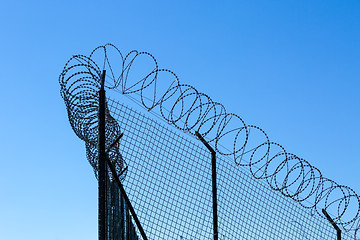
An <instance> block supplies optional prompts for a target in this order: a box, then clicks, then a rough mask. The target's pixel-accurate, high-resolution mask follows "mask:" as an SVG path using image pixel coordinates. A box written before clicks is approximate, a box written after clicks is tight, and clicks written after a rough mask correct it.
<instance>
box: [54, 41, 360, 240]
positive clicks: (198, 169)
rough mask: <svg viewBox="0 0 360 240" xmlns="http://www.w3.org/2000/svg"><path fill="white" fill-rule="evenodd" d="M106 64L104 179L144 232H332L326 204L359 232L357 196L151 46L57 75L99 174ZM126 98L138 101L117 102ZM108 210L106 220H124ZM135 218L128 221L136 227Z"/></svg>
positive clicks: (103, 56) (336, 221) (349, 229)
mask: <svg viewBox="0 0 360 240" xmlns="http://www.w3.org/2000/svg"><path fill="white" fill-rule="evenodd" d="M141 59H143V60H144V61H143V60H141ZM150 64H152V65H150ZM149 65H150V67H149ZM103 70H106V73H107V75H106V79H107V82H106V89H107V92H106V93H107V102H106V113H105V115H106V117H105V119H106V121H105V122H106V124H105V132H106V137H105V141H106V143H105V145H106V149H108V153H107V154H108V161H109V162H110V164H111V165H113V167H114V168H115V169H116V170H115V171H116V173H117V174H116V176H115V175H114V172H115V171H114V172H111V171H109V170H108V174H109V182H110V183H109V184H108V185H109V186H113V185H112V183H113V182H114V181H115V180H116V179H117V178H118V179H119V180H120V181H121V183H120V184H121V185H123V186H124V190H125V192H126V193H127V194H128V198H129V200H130V202H131V205H132V206H133V208H134V213H135V212H136V214H135V215H137V216H133V214H132V217H134V221H135V220H136V218H137V217H138V220H139V222H141V226H142V227H143V230H144V232H145V233H146V235H147V237H148V238H149V239H213V238H215V239H216V237H218V239H335V237H336V234H337V233H336V232H335V230H334V228H333V226H332V225H331V224H330V223H329V221H330V220H329V221H328V219H329V218H327V217H326V216H325V215H324V214H323V212H326V213H329V215H328V216H329V217H330V219H331V223H332V224H333V225H334V226H339V230H340V228H341V229H342V237H343V239H356V237H357V236H356V234H357V230H358V229H359V224H360V222H359V206H360V200H359V196H358V195H357V194H356V193H355V192H354V191H353V190H352V189H351V188H349V187H347V186H343V185H339V184H337V183H336V182H334V181H332V180H330V179H327V178H325V177H323V176H322V174H321V172H320V170H318V169H317V168H316V167H314V166H313V165H311V164H310V163H309V162H307V161H306V160H304V159H301V158H300V157H298V156H296V155H294V154H291V153H289V152H287V151H286V149H285V148H284V147H283V146H282V145H280V144H278V143H275V142H273V141H271V140H270V138H269V137H268V135H267V134H266V133H265V131H264V130H262V129H261V128H259V127H257V126H254V125H248V124H246V123H245V121H244V120H243V119H242V118H240V117H239V116H237V115H236V114H233V113H228V112H227V111H226V109H225V107H224V106H223V105H221V104H220V103H217V102H214V101H212V99H211V98H210V97H209V96H207V95H206V94H203V93H201V92H199V91H197V90H196V89H195V88H193V87H192V86H190V85H185V84H181V83H180V81H179V79H178V78H177V76H176V75H175V74H174V73H173V72H171V71H169V70H167V69H160V68H159V67H158V64H157V61H156V59H155V58H154V57H153V56H152V55H151V54H149V53H146V52H137V51H132V52H130V53H129V54H127V55H126V56H123V55H122V54H121V52H120V51H119V50H118V49H117V48H116V47H115V46H113V45H111V44H107V45H104V46H101V47H98V48H96V49H95V50H94V51H93V52H92V53H91V54H90V55H89V56H84V55H75V56H73V57H72V58H71V59H70V60H69V61H68V63H67V64H66V65H65V67H64V70H63V72H62V74H61V75H60V85H61V94H62V97H63V98H64V101H65V103H66V107H67V110H68V115H69V120H70V123H71V126H72V128H73V129H74V132H75V133H76V134H77V136H78V137H80V138H81V139H82V140H84V141H85V145H86V151H87V158H88V160H89V162H90V164H91V165H92V167H93V168H94V171H95V174H96V176H98V170H99V161H98V160H99V158H98V155H99V154H98V147H97V146H98V107H99V90H100V88H101V81H100V79H101V75H102V73H103ZM124 96H127V97H128V98H126V99H131V100H132V101H134V102H135V103H138V104H139V105H140V106H141V108H138V109H136V110H135V109H133V108H130V107H128V106H127V105H125V104H124V103H121V102H124V101H120V100H119V99H120V98H121V99H124ZM142 108H143V109H146V110H147V111H148V112H150V114H149V113H146V112H143V110H142ZM164 123H168V124H164ZM196 133H198V134H196ZM121 134H123V136H122V137H121V138H119V136H120V135H121ZM196 136H197V137H196ZM199 138H200V139H201V138H203V139H202V140H204V141H206V143H207V144H209V146H210V147H211V148H213V149H214V153H216V154H217V157H216V158H217V159H216V165H217V166H216V173H217V177H216V179H217V185H215V186H216V187H217V194H216V195H215V196H216V197H217V201H216V203H217V205H216V208H217V211H216V213H217V217H216V218H217V219H218V221H217V230H216V231H215V230H214V229H215V223H214V219H215V216H214V208H215V206H214V194H213V193H214V188H213V184H214V182H213V179H214V178H213V177H212V176H213V174H214V172H212V167H213V165H212V160H211V155H210V152H209V150H208V149H207V148H206V147H205V146H204V144H203V143H204V142H202V141H200V139H199ZM120 181H119V182H120ZM108 192H110V193H111V194H110V195H109V196H110V198H111V196H120V197H118V198H116V197H115V198H114V200H112V202H113V203H114V204H113V206H116V207H115V208H119V209H122V207H119V206H123V205H121V199H122V197H121V194H120V195H119V194H118V193H115V190H111V189H110V190H109V191H108ZM110 202H111V201H110ZM116 202H118V204H117V203H116ZM110 208H111V207H110V206H109V207H108V208H107V209H110ZM108 215H109V214H108ZM110 215H111V214H110ZM113 216H114V217H113V218H112V219H110V220H109V221H108V223H107V225H109V226H110V225H111V224H113V225H112V226H115V225H116V224H115V223H114V222H116V221H118V220H117V219H120V215H119V214H115V215H113ZM117 216H119V217H117ZM126 219H130V218H129V217H127V218H126ZM123 221H124V220H121V221H120V222H123ZM134 221H130V220H129V222H128V225H127V226H131V227H132V228H134V226H135V224H134V223H133V222H134ZM135 222H136V221H135ZM114 224H115V225H114ZM119 224H120V225H121V223H119ZM136 225H137V226H139V225H138V224H136ZM120 228H121V227H119V226H118V225H116V227H114V228H112V229H120ZM108 229H110V228H108ZM112 231H118V230H112ZM119 231H120V230H119ZM120 232H121V231H120ZM135 232H136V233H135ZM217 233H218V234H217ZM133 235H134V237H137V236H140V229H139V228H136V229H135V228H134V234H133ZM135 235H136V236H135ZM110 239H116V238H110ZM118 239H124V237H120V238H118Z"/></svg>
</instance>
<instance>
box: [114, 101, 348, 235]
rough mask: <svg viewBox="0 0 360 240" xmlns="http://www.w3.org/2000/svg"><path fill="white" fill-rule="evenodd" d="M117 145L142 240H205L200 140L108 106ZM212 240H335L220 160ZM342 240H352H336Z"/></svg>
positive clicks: (245, 172) (207, 222) (321, 224)
mask: <svg viewBox="0 0 360 240" xmlns="http://www.w3.org/2000/svg"><path fill="white" fill-rule="evenodd" d="M108 106H109V110H110V113H111V115H112V116H113V117H114V118H115V119H117V121H118V122H119V125H120V126H121V129H122V131H123V133H124V137H123V138H122V140H121V143H120V148H119V150H120V152H121V153H122V155H123V157H124V159H125V160H126V161H127V163H128V172H127V176H126V178H125V180H124V186H125V188H126V191H127V192H128V193H129V196H130V198H131V201H132V202H133V204H134V207H135V208H136V209H137V213H138V216H139V218H140V219H141V220H142V224H143V226H144V229H145V231H146V233H147V235H148V238H149V239H212V195H211V194H212V193H211V161H210V153H209V151H208V150H207V149H206V148H205V147H204V146H203V145H202V144H201V143H200V141H199V140H197V139H195V138H192V137H189V136H187V135H184V134H181V132H178V131H175V130H173V129H169V127H166V126H164V124H163V123H161V122H160V123H159V122H157V121H155V120H153V119H152V118H151V117H149V116H145V115H144V114H140V113H139V112H137V111H135V110H133V109H132V108H129V107H127V106H125V105H123V104H121V103H119V102H116V101H114V100H110V99H108ZM217 164H218V169H217V171H218V204H219V208H218V209H219V213H218V215H219V239H335V236H336V234H335V231H334V229H333V228H332V226H331V225H330V224H329V223H328V222H327V220H326V219H324V218H322V217H320V216H319V215H318V214H316V213H311V211H310V210H309V209H306V208H302V207H299V205H298V203H296V202H295V201H293V200H292V199H289V198H286V197H284V196H283V195H281V194H280V193H279V192H276V191H274V190H272V189H270V187H269V186H268V184H267V183H266V182H264V181H263V180H254V178H253V177H252V176H251V175H250V174H249V169H247V168H246V167H240V166H236V165H235V163H234V162H233V161H232V160H231V159H229V158H224V157H220V158H218V159H217ZM343 239H351V237H350V236H349V235H347V234H343Z"/></svg>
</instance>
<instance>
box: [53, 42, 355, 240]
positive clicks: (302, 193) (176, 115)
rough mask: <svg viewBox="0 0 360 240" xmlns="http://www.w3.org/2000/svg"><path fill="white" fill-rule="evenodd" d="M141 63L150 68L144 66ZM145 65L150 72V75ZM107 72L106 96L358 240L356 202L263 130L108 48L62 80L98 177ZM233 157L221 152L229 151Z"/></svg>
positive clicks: (139, 56)
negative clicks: (136, 105) (130, 104)
mask: <svg viewBox="0 0 360 240" xmlns="http://www.w3.org/2000/svg"><path fill="white" fill-rule="evenodd" d="M144 60H145V61H147V62H146V64H144ZM149 63H150V67H149ZM101 65H102V68H103V69H107V79H110V80H111V81H107V86H106V87H107V88H108V89H114V90H115V91H118V92H120V93H121V94H124V95H128V96H131V97H133V98H135V99H137V101H139V102H140V103H141V105H142V106H143V107H144V108H145V109H147V110H148V111H153V112H157V113H158V114H159V115H161V117H162V118H163V119H164V120H165V121H166V122H167V123H169V124H171V125H172V126H174V127H176V128H177V129H179V130H181V131H184V132H187V133H189V134H191V135H194V136H195V131H197V132H199V133H200V134H201V135H202V136H203V137H204V138H206V139H207V141H208V142H209V143H211V144H212V145H213V146H214V149H215V150H216V152H218V153H219V154H221V155H224V156H230V157H232V158H233V160H234V162H235V163H236V165H238V166H246V167H249V170H250V172H251V174H252V176H253V177H254V178H256V179H263V180H265V181H266V182H267V183H268V184H269V186H270V187H271V188H272V189H273V190H275V191H278V192H280V193H281V194H282V195H284V196H285V197H289V198H291V199H293V200H294V201H296V202H298V203H299V204H300V205H301V206H302V207H304V208H308V209H311V211H312V213H315V212H316V213H318V214H319V215H320V216H322V217H324V216H323V215H322V213H321V209H326V211H327V212H330V213H331V214H332V216H333V220H334V221H335V222H336V223H337V224H338V225H341V226H342V228H343V229H344V230H345V231H347V232H348V231H353V232H354V239H358V238H357V237H359V236H357V234H358V229H359V228H360V217H359V214H360V198H359V196H358V195H357V194H356V193H355V192H354V190H353V189H351V188H350V187H348V186H344V185H340V184H338V183H336V182H334V181H332V180H330V179H328V178H326V177H324V176H323V175H322V174H321V172H320V170H319V169H318V168H316V167H314V166H312V165H311V164H310V163H309V162H308V161H306V160H305V159H302V158H300V157H298V156H297V155H295V154H292V153H289V152H287V151H286V149H285V148H284V147H283V146H282V145H280V144H278V143H276V142H273V141H271V140H270V139H269V137H268V135H267V134H266V132H265V131H264V130H262V129H261V128H260V127H257V126H254V125H248V124H246V123H245V122H244V120H243V119H242V118H241V117H240V116H238V115H236V114H234V113H228V112H227V111H226V109H225V107H224V106H223V105H222V104H221V103H218V102H215V101H213V100H212V99H211V98H210V97H209V96H208V95H206V94H204V93H201V92H199V91H198V90H196V89H195V88H194V87H193V86H191V85H187V84H182V83H180V81H179V78H178V77H177V76H176V74H175V73H174V72H172V71H170V70H168V69H161V68H159V66H158V63H157V60H156V59H155V57H154V56H153V55H151V54H150V53H148V52H139V51H131V52H129V53H128V54H127V55H125V57H124V56H123V55H122V54H121V52H120V51H119V49H118V48H116V47H115V46H114V45H112V44H106V45H103V46H99V47H97V48H95V49H94V50H93V51H92V52H91V54H90V55H89V56H84V55H75V56H73V57H72V58H70V60H69V61H68V62H67V63H66V65H65V67H64V70H63V72H62V73H61V75H60V79H59V81H60V86H61V95H62V97H63V99H64V101H65V104H66V107H67V111H68V117H69V121H70V124H71V126H72V128H73V130H74V132H75V133H76V135H77V136H78V137H79V138H80V139H82V140H84V141H85V144H86V151H87V158H88V160H89V162H90V164H91V165H92V167H93V168H94V170H95V173H96V172H97V149H96V144H97V108H98V91H99V89H100V84H99V81H100V75H101V71H102V69H100V66H101ZM106 132H107V134H106V136H107V144H108V145H110V144H111V143H113V142H114V141H115V139H116V137H117V136H118V135H119V133H120V126H119V125H118V124H117V122H116V120H114V119H113V118H112V117H111V115H110V113H109V112H108V111H107V115H106ZM229 143H231V149H230V150H229V149H228V148H225V147H223V146H229ZM118 144H119V143H117V145H116V147H115V148H113V149H112V150H111V154H110V158H111V161H112V162H113V163H114V164H115V165H116V167H117V170H118V172H119V173H120V172H121V169H123V168H124V166H125V162H124V160H123V159H122V157H121V154H120V153H119V152H118V146H119V145H118Z"/></svg>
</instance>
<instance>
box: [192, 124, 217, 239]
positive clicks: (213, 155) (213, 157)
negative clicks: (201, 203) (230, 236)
mask: <svg viewBox="0 0 360 240" xmlns="http://www.w3.org/2000/svg"><path fill="white" fill-rule="evenodd" d="M195 135H196V136H197V137H198V138H199V139H200V141H201V142H202V143H203V144H204V145H205V147H206V148H207V149H209V151H210V152H211V170H212V171H211V172H212V195H213V232H214V240H218V238H219V237H218V235H219V234H218V215H217V188H216V152H215V151H214V149H212V147H211V146H210V145H209V143H207V142H206V141H205V139H204V138H203V137H202V136H201V135H200V133H199V132H197V131H196V132H195Z"/></svg>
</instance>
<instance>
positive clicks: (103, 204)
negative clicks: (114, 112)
mask: <svg viewBox="0 0 360 240" xmlns="http://www.w3.org/2000/svg"><path fill="white" fill-rule="evenodd" d="M105 73H106V72H105V70H103V72H102V75H101V79H100V84H101V87H100V91H99V109H98V111H99V113H98V130H99V136H98V154H99V159H98V174H99V175H98V177H99V181H98V191H99V193H98V194H99V199H98V201H99V203H98V204H99V216H98V218H99V223H98V224H99V226H98V227H99V233H98V234H99V240H107V214H106V213H107V167H106V155H105V154H106V152H105V141H106V139H105V138H106V136H105V88H104V84H105Z"/></svg>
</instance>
